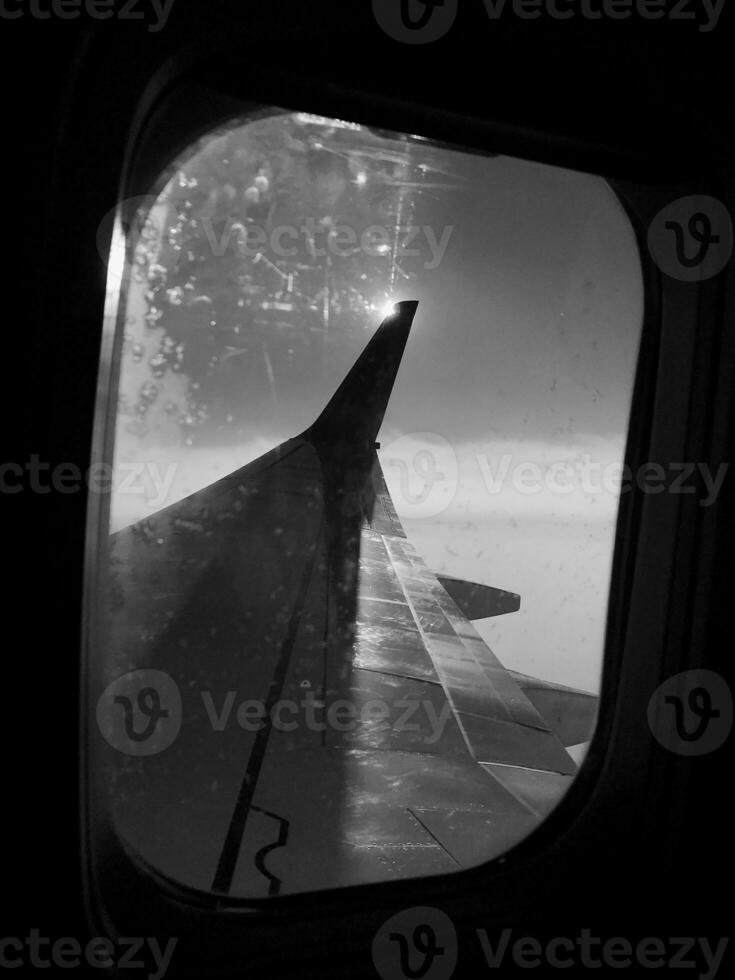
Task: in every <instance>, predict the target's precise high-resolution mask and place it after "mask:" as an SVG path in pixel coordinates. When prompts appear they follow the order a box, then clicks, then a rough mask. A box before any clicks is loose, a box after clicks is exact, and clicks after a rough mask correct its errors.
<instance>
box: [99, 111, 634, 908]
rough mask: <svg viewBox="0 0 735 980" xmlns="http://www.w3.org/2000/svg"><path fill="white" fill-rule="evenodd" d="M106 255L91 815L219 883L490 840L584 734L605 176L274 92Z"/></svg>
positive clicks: (597, 651) (389, 875)
mask: <svg viewBox="0 0 735 980" xmlns="http://www.w3.org/2000/svg"><path fill="white" fill-rule="evenodd" d="M118 244H119V243H118ZM115 247H116V246H113V248H115ZM127 248H128V255H129V262H128V264H127V266H126V270H127V271H126V273H125V275H124V277H123V282H122V284H121V290H120V310H119V313H118V320H117V322H118V328H117V330H118V337H117V346H116V355H115V360H114V364H115V368H114V374H115V386H116V387H117V389H118V392H117V393H118V396H119V397H118V399H117V403H116V406H114V407H113V408H112V409H111V410H110V415H109V420H108V422H109V427H110V432H111V433H112V435H113V436H114V440H113V441H114V453H112V454H111V455H110V457H109V459H108V460H107V462H112V463H113V464H114V477H113V481H112V483H113V494H112V499H111V505H110V508H109V516H108V517H106V518H105V519H104V522H105V523H104V527H103V529H102V530H103V537H104V540H105V541H106V542H107V544H106V546H105V548H104V549H103V552H104V557H103V558H101V559H100V570H101V572H102V574H101V576H100V579H99V585H98V586H97V588H98V590H99V591H98V593H97V594H95V595H94V596H93V599H94V601H95V603H96V606H97V608H98V609H99V610H100V612H99V617H100V619H99V625H98V628H97V632H96V634H95V638H94V642H93V646H92V659H91V663H90V665H89V668H90V676H91V678H92V681H91V683H92V691H93V711H94V714H95V726H94V732H95V738H94V739H93V744H92V749H91V767H92V776H93V781H94V785H95V787H96V789H95V793H96V794H97V795H96V798H95V799H96V802H95V807H96V808H97V809H98V810H99V809H100V808H104V810H105V812H106V813H108V814H109V815H110V817H111V821H112V825H113V826H114V828H115V830H116V832H117V834H118V835H119V837H120V839H121V840H122V841H123V842H124V844H125V846H126V847H127V848H129V851H130V853H131V854H132V855H133V856H135V857H136V858H138V859H140V860H141V861H143V862H145V864H146V865H147V866H149V867H150V868H152V869H154V870H155V871H156V872H157V873H159V874H161V875H163V876H164V877H166V878H168V879H170V880H171V881H173V882H176V883H178V884H181V885H185V886H187V887H189V888H193V889H198V890H201V891H204V892H207V893H210V894H211V893H216V894H220V895H228V896H231V897H234V898H262V897H267V896H276V895H279V894H281V895H283V894H289V893H295V892H304V891H310V890H317V889H324V888H329V887H340V886H349V885H355V884H361V883H366V882H376V881H386V880H392V879H397V878H405V877H415V876H423V875H429V874H436V873H444V872H452V871H459V870H461V869H463V868H467V867H472V866H474V865H477V864H479V863H481V862H484V861H487V860H489V859H491V858H493V857H496V856H498V855H500V854H502V853H503V852H504V851H506V850H507V849H509V848H510V847H511V846H513V845H514V844H516V843H517V842H518V841H520V840H521V839H523V838H524V837H525V836H527V835H528V834H529V833H530V832H531V831H532V830H533V829H534V828H535V827H536V826H537V825H538V824H539V822H540V821H541V820H543V819H544V817H545V816H546V815H547V814H548V813H549V812H550V811H551V810H552V809H553V808H554V807H555V806H556V804H557V803H558V801H559V800H560V799H561V798H562V796H563V795H564V793H565V792H566V790H567V789H568V787H569V785H570V784H571V782H572V780H573V779H574V778H575V775H576V773H577V771H578V768H579V766H580V765H581V763H582V760H583V758H584V754H585V751H586V746H587V745H588V743H589V741H590V738H591V736H592V733H593V730H594V726H595V719H596V714H597V706H598V698H599V695H600V690H599V687H600V673H601V660H602V651H603V641H604V633H605V620H606V611H607V597H608V590H609V581H610V570H611V561H612V551H613V538H614V529H615V523H616V515H617V507H618V503H619V499H620V494H621V493H623V492H626V489H628V488H627V486H626V483H625V474H624V473H623V468H622V462H623V454H624V447H625V438H626V432H627V428H628V415H629V408H630V401H631V395H632V385H633V374H634V367H635V361H636V355H637V349H638V343H639V335H640V330H641V324H642V317H643V286H642V276H641V269H640V261H639V257H638V252H637V247H636V243H635V237H634V233H633V230H632V227H631V225H630V223H629V221H628V219H627V217H626V216H625V213H624V211H623V209H622V207H621V205H620V204H619V202H618V200H617V198H616V197H615V195H614V193H613V192H612V190H611V189H610V187H609V186H608V184H607V183H606V182H605V181H604V180H603V179H602V178H599V177H595V176H589V175H586V174H581V173H576V172H571V171H566V170H561V169H557V168H553V167H550V166H546V165H540V164H536V163H530V162H526V161H522V160H517V159H511V158H508V157H503V156H495V157H484V156H479V155H475V154H471V153H465V152H459V151H457V150H451V149H446V148H443V147H437V146H435V145H433V144H431V143H429V142H427V141H424V140H421V139H419V138H416V137H409V136H405V135H401V134H387V133H385V132H383V131H381V132H379V133H378V132H376V131H374V130H371V129H369V128H366V127H363V126H360V125H357V124H355V123H348V122H344V121H340V120H335V119H326V118H322V117H317V116H313V115H309V114H305V113H293V112H286V111H281V110H275V109H273V110H268V111H263V112H262V113H261V114H259V115H257V116H254V117H251V118H248V119H238V120H235V121H234V122H232V123H230V124H228V125H227V126H224V127H221V128H220V129H218V130H217V131H215V132H213V133H211V134H209V135H208V136H206V137H205V138H203V139H201V140H200V141H199V142H198V143H196V145H194V146H192V147H191V148H190V149H189V151H188V152H187V153H186V154H185V155H184V156H182V157H181V158H180V159H179V160H177V161H176V163H175V164H174V165H173V166H172V167H171V169H170V170H169V171H168V172H167V173H166V174H165V175H163V176H162V178H161V182H160V185H159V187H158V188H156V190H155V192H154V193H153V194H152V195H151V197H150V200H146V201H143V202H141V207H140V208H139V209H138V212H137V220H136V222H134V226H133V227H132V228H130V229H129V232H128V239H127ZM111 444H112V441H111ZM103 462H104V460H103Z"/></svg>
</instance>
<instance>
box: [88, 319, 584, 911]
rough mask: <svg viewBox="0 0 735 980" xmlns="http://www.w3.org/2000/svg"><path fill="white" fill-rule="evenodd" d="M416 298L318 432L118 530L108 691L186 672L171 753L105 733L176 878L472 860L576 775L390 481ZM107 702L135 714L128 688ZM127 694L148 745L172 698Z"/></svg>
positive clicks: (135, 831) (223, 887)
mask: <svg viewBox="0 0 735 980" xmlns="http://www.w3.org/2000/svg"><path fill="white" fill-rule="evenodd" d="M416 306H417V304H416V303H399V304H397V307H396V312H395V314H394V315H393V316H391V317H389V318H388V319H387V320H385V321H384V322H383V324H382V325H381V326H380V328H379V329H378V330H377V332H376V333H375V335H374V336H373V338H372V340H371V341H370V342H369V344H368V345H367V347H366V349H365V351H364V352H363V354H362V355H361V357H360V358H359V359H358V360H357V362H356V363H355V365H354V367H353V368H352V370H351V371H350V372H349V374H348V376H347V377H346V378H345V380H344V382H343V383H342V385H341V386H340V387H339V389H338V390H337V392H336V393H335V395H334V396H333V398H332V400H331V401H330V402H329V404H328V405H327V407H326V409H325V410H324V412H323V413H322V415H321V416H320V417H319V419H317V421H316V422H315V423H314V424H313V425H312V426H311V427H310V428H309V429H307V430H306V431H305V432H304V433H303V434H302V435H300V436H298V437H296V438H294V439H291V440H289V441H287V442H285V443H284V444H283V445H281V446H279V447H278V448H277V449H275V450H273V451H272V452H270V453H268V454H266V455H265V456H263V457H262V458H261V459H259V460H256V461H255V462H253V463H251V464H249V465H247V466H245V467H243V468H242V469H240V470H237V471H235V472H233V473H231V474H230V475H228V476H226V477H224V478H223V479H221V480H219V481H218V482H216V483H214V484H212V485H211V486H209V487H206V488H205V489H203V490H201V491H199V492H198V493H195V494H193V495H192V496H190V497H188V498H187V499H185V500H182V501H180V502H179V503H177V504H174V505H173V506H171V507H168V508H166V509H165V510H163V511H160V512H159V513H158V514H156V515H155V516H154V517H152V518H150V519H148V520H143V521H140V522H139V523H137V524H135V525H133V526H131V527H128V528H125V529H123V530H121V531H119V532H117V533H116V534H114V535H112V536H111V538H110V553H109V601H108V609H109V611H108V620H107V622H108V633H107V636H108V639H107V651H106V660H105V671H104V675H103V676H102V677H101V678H100V680H99V682H98V688H99V690H100V691H102V689H103V688H105V687H106V685H109V684H110V683H111V682H112V681H115V680H116V679H117V678H120V677H121V676H123V675H127V674H128V673H129V672H139V671H157V672H161V673H162V675H168V677H169V678H170V679H171V680H172V681H173V684H174V685H175V688H176V690H177V692H178V696H179V697H180V715H181V727H180V730H179V731H178V735H177V737H176V738H175V739H174V741H173V742H172V744H170V745H168V746H167V747H166V748H165V749H164V750H163V751H160V752H155V751H152V752H151V753H150V754H145V753H142V752H141V750H140V746H139V745H138V743H136V745H135V746H133V745H131V750H130V751H129V752H128V751H120V750H119V741H118V743H117V745H118V747H117V748H113V747H111V746H109V745H108V744H107V742H104V743H103V744H102V746H101V751H102V750H103V751H104V752H105V753H106V754H105V760H104V772H105V774H106V786H107V793H108V796H109V801H110V807H111V812H112V816H113V821H114V825H115V827H116V829H117V832H118V834H119V835H120V837H121V839H122V840H123V841H124V842H125V843H126V845H127V846H128V847H129V848H130V849H131V850H132V852H133V853H135V854H137V855H138V857H139V858H141V859H142V860H143V861H144V862H146V863H147V864H148V865H149V866H150V867H151V868H154V869H155V870H156V871H157V872H158V873H159V874H162V875H164V876H166V877H168V878H170V879H172V880H174V881H176V882H179V883H181V884H184V885H186V886H189V887H191V888H195V889H199V890H201V891H204V892H207V893H210V894H211V893H215V894H217V895H230V896H233V897H249V898H251V897H260V896H266V895H276V894H279V893H285V892H299V891H309V890H314V889H321V888H327V887H336V886H342V885H351V884H358V883H362V882H373V881H379V880H386V879H393V878H399V877H408V876H419V875H426V874H432V873H439V872H446V871H450V870H457V869H459V868H463V867H468V866H472V865H474V864H477V863H480V862H481V861H484V860H488V859H490V858H492V857H494V856H496V855H498V854H500V853H502V852H503V851H505V850H506V849H507V848H509V847H510V846H512V845H513V844H514V843H516V842H517V841H519V840H520V839H522V838H523V837H525V836H526V835H527V834H528V832H529V831H530V830H531V829H532V828H533V827H534V826H536V825H537V824H538V822H539V821H540V820H541V819H543V817H544V816H545V815H546V814H547V813H548V812H549V810H550V809H551V808H552V807H553V806H554V805H555V804H556V802H557V801H558V800H559V798H560V797H561V796H562V795H563V793H564V792H565V790H566V789H567V787H568V785H569V783H570V781H571V779H572V778H573V776H574V774H575V771H576V767H575V764H574V762H573V760H572V758H571V756H570V755H569V754H568V753H567V751H566V750H565V748H564V746H563V744H562V742H561V741H560V740H559V738H558V737H557V735H556V734H555V733H554V731H553V730H552V726H551V725H549V724H548V723H547V721H546V720H545V719H544V718H543V717H542V715H541V714H540V713H539V711H538V710H537V708H536V707H535V706H534V703H533V701H532V700H531V699H530V698H529V697H528V696H527V695H526V693H524V690H523V688H522V686H521V684H519V682H518V680H517V679H516V678H514V676H513V675H511V674H510V673H509V672H508V671H507V670H506V669H505V668H504V667H503V665H502V664H501V663H500V661H499V660H498V659H497V658H496V657H495V655H494V654H493V652H492V651H491V650H490V649H489V647H488V646H487V645H486V643H485V642H484V641H483V640H482V639H481V638H480V636H479V635H478V633H477V632H476V630H475V629H474V627H473V626H472V624H471V622H470V621H469V620H468V618H467V617H466V615H465V613H464V612H463V611H462V610H461V609H460V606H459V605H458V604H457V602H455V600H454V599H453V598H452V594H451V588H450V591H447V588H445V587H444V586H443V585H442V584H441V583H440V582H439V581H438V579H437V578H436V576H435V575H434V574H433V573H432V572H431V571H430V570H429V569H428V568H427V566H426V565H425V564H424V562H423V561H422V559H421V557H420V556H419V554H418V553H417V552H416V550H415V549H414V548H413V547H412V546H411V544H410V542H409V541H408V539H407V538H406V535H405V533H404V531H403V528H402V527H401V523H400V521H399V519H398V516H397V514H396V512H395V509H394V507H393V503H392V501H391V498H390V494H389V492H388V489H387V487H386V484H385V480H384V479H383V474H382V471H381V469H380V463H379V461H378V456H377V451H376V439H377V436H378V431H379V429H380V425H381V423H382V420H383V415H384V412H385V409H386V405H387V403H388V399H389V397H390V393H391V390H392V388H393V383H394V381H395V378H396V374H397V372H398V368H399V365H400V361H401V357H402V355H403V351H404V348H405V345H406V341H407V339H408V335H409V330H410V327H411V323H412V321H413V318H414V314H415V312H416ZM459 591H460V592H461V593H462V595H464V590H461V589H460V590H459ZM491 591H493V592H495V591H496V590H491ZM458 595H459V593H458ZM462 595H459V598H460V600H462ZM506 595H510V594H506ZM477 601H478V600H477V596H475V597H474V598H473V599H472V602H473V603H475V604H476V603H477ZM480 605H481V607H482V608H485V609H486V608H488V607H487V602H486V601H484V600H483V602H481V603H480ZM501 611H502V610H501ZM131 676H132V675H131ZM156 676H160V675H156ZM119 683H124V682H118V688H116V689H117V690H119ZM139 693H140V692H139ZM147 693H148V695H150V691H148V692H147ZM164 700H165V699H164ZM99 704H100V706H101V707H100V708H98V719H99V722H100V727H101V729H102V730H103V731H104V730H105V728H106V727H107V729H108V730H109V728H110V726H115V725H118V726H119V724H120V717H121V716H120V712H121V711H122V710H123V707H124V706H125V705H124V704H123V702H122V701H121V699H120V698H119V697H118V698H117V699H112V700H109V702H108V701H105V698H104V696H103V697H102V698H101V700H100V702H99ZM127 704H128V707H131V706H132V711H133V714H132V715H131V719H132V727H133V730H135V731H136V732H138V736H137V737H138V738H139V739H140V738H142V737H143V736H142V735H141V734H140V733H141V732H143V734H145V730H146V729H145V726H146V705H147V707H148V708H150V703H149V702H146V701H145V699H141V698H140V697H138V698H137V700H136V699H135V698H133V697H131V698H130V699H129V700H128V702H127ZM172 710H173V709H172ZM148 713H149V714H150V712H148ZM108 741H109V739H108Z"/></svg>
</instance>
